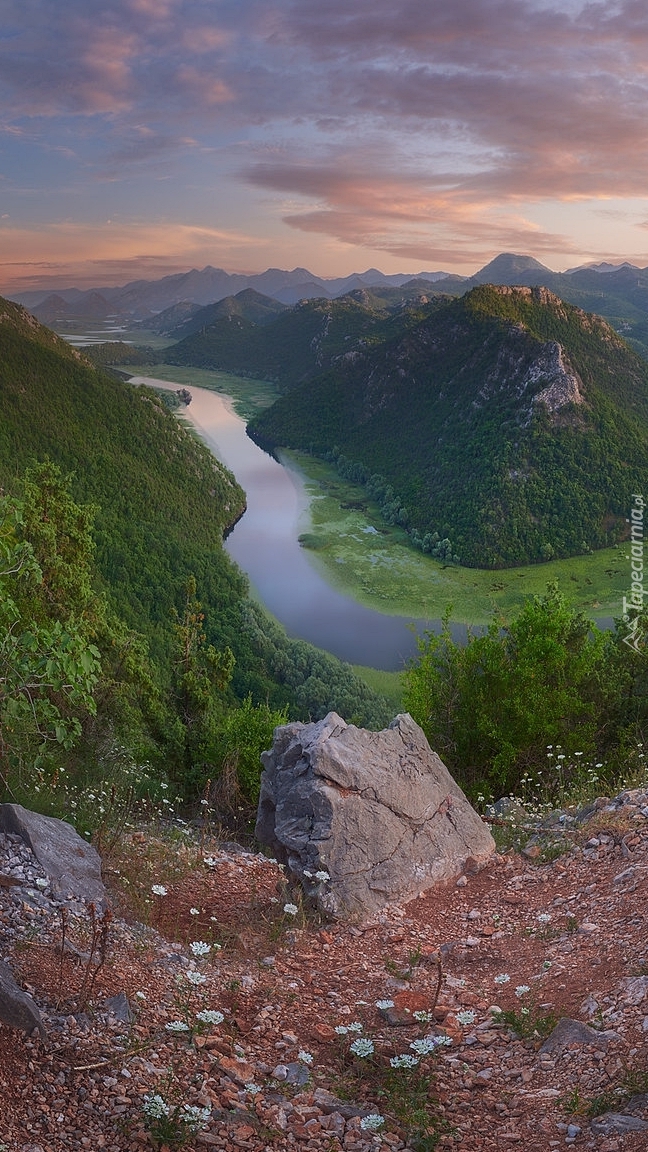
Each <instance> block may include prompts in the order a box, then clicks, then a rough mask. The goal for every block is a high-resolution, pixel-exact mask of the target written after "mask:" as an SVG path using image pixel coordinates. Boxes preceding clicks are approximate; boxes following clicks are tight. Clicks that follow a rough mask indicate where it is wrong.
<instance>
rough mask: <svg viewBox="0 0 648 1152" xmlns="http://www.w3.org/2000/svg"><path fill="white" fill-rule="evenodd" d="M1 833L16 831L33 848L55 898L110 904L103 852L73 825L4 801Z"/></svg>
mask: <svg viewBox="0 0 648 1152" xmlns="http://www.w3.org/2000/svg"><path fill="white" fill-rule="evenodd" d="M0 832H13V833H14V834H16V835H18V836H20V837H21V839H22V840H23V841H24V842H25V844H27V845H28V847H29V848H31V850H32V852H33V853H34V856H35V857H36V859H37V860H38V863H39V864H40V866H41V868H43V870H44V871H45V872H46V874H47V876H48V877H49V881H50V886H51V889H52V893H53V895H54V896H55V897H57V898H59V899H65V898H67V897H69V896H71V897H74V898H75V899H78V900H85V901H86V902H87V903H94V904H96V905H97V907H99V908H105V907H106V905H107V903H108V900H107V897H106V889H105V888H104V885H103V882H102V879H101V859H100V857H99V854H98V853H97V851H96V849H95V848H93V846H92V844H86V842H85V840H82V839H81V837H80V836H79V834H78V833H77V832H75V830H74V828H73V827H72V825H71V824H68V823H67V822H66V821H65V820H56V819H55V818H54V817H52V816H41V815H40V814H39V813H37V812H30V811H28V809H27V808H23V807H22V805H21V804H0Z"/></svg>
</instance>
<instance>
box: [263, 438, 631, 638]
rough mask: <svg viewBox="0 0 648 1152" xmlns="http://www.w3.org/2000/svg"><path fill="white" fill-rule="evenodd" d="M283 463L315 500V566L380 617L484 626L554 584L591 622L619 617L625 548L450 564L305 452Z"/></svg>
mask: <svg viewBox="0 0 648 1152" xmlns="http://www.w3.org/2000/svg"><path fill="white" fill-rule="evenodd" d="M282 459H284V460H286V462H287V463H290V465H291V466H292V467H294V468H296V469H297V470H298V471H299V472H300V473H301V475H302V477H303V479H304V482H305V484H306V489H307V491H308V494H309V496H310V511H309V514H308V522H306V521H305V522H304V524H303V526H302V534H301V536H300V540H301V542H302V545H303V546H304V547H305V548H308V549H309V551H310V553H311V556H312V560H313V563H314V564H315V565H316V566H317V567H318V568H319V570H320V571H321V572H322V574H323V575H324V576H325V577H326V579H327V580H328V581H329V582H330V583H331V584H333V585H334V586H335V587H336V588H338V589H339V590H340V591H343V592H346V593H348V594H349V595H350V596H353V597H354V599H356V600H358V601H360V603H362V604H366V605H367V606H368V607H370V608H376V609H378V610H379V611H382V612H388V613H393V614H396V615H403V616H416V617H419V618H421V617H423V618H426V617H427V618H429V619H438V618H439V617H440V616H443V614H444V613H445V612H446V611H447V609H448V607H449V606H451V616H452V619H453V620H455V621H457V622H460V623H465V624H484V623H487V622H488V621H489V620H492V619H493V618H495V617H497V616H498V615H504V616H511V615H515V613H516V612H517V611H518V610H519V608H520V607H521V605H522V602H523V600H524V598H525V597H527V596H529V595H532V594H539V595H541V594H543V593H544V592H545V591H546V586H547V583H548V582H549V581H556V582H557V584H558V587H559V588H560V590H561V591H562V592H563V593H564V594H565V596H566V597H567V598H568V599H569V602H570V603H571V604H572V605H573V606H574V607H577V608H579V609H581V610H582V611H583V612H586V613H587V614H588V615H589V616H591V617H593V618H596V617H604V616H608V617H609V616H617V615H620V612H621V601H622V597H623V594H624V593H626V592H627V591H628V588H629V584H630V562H629V560H628V559H627V546H624V545H621V546H619V547H616V548H606V549H603V550H601V551H599V552H593V553H590V554H589V555H586V556H577V557H574V558H572V559H570V560H555V561H552V562H551V563H548V564H536V565H529V566H526V567H524V568H508V569H502V570H498V571H486V570H482V569H475V568H460V567H455V566H454V565H447V564H444V563H443V562H440V561H438V560H433V559H432V558H431V557H430V556H425V555H423V553H421V552H417V551H415V550H414V549H413V548H412V547H410V545H409V544H408V543H407V536H406V534H405V533H404V532H403V531H402V530H401V529H399V528H395V527H389V526H387V525H386V524H385V523H384V521H383V520H382V519H381V516H380V513H379V511H378V506H377V505H376V504H374V503H372V501H371V500H369V499H368V498H367V493H366V491H365V489H364V488H362V487H360V486H357V485H353V484H350V483H348V482H347V481H345V480H342V479H341V478H340V477H339V476H338V474H337V473H336V472H335V470H334V469H333V468H331V467H330V466H329V465H327V464H325V463H324V462H322V461H320V460H316V459H314V458H313V457H311V456H308V455H306V454H305V453H301V452H294V451H291V452H283V453H282Z"/></svg>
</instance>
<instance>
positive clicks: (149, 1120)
mask: <svg viewBox="0 0 648 1152" xmlns="http://www.w3.org/2000/svg"><path fill="white" fill-rule="evenodd" d="M142 1111H143V1112H144V1119H145V1122H146V1124H147V1127H148V1130H149V1132H150V1134H151V1137H152V1139H153V1140H154V1142H155V1143H156V1145H158V1146H162V1145H168V1146H170V1147H175V1148H180V1147H182V1145H183V1144H186V1143H187V1141H188V1140H190V1139H191V1137H192V1136H195V1135H196V1133H197V1132H200V1130H201V1129H202V1128H206V1127H207V1125H208V1124H209V1121H210V1118H211V1108H198V1107H197V1106H196V1105H195V1104H169V1103H168V1102H167V1101H166V1100H165V1099H164V1097H163V1096H161V1095H159V1093H156V1094H155V1095H149V1096H145V1097H144V1103H143V1105H142Z"/></svg>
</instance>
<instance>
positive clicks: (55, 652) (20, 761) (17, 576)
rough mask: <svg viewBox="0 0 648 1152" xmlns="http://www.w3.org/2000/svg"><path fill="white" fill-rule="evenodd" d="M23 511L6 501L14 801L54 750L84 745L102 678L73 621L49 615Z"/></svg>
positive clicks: (1, 763) (4, 705)
mask: <svg viewBox="0 0 648 1152" xmlns="http://www.w3.org/2000/svg"><path fill="white" fill-rule="evenodd" d="M71 503H72V502H71V501H70V504H71ZM23 511H24V506H23V505H22V504H21V503H20V502H18V501H16V500H12V499H10V498H8V497H4V498H2V499H0V774H1V778H2V784H3V786H4V787H5V788H6V789H7V790H8V791H9V793H10V794H11V792H12V782H14V783H16V784H17V783H20V782H21V781H22V779H23V776H24V774H25V773H27V774H29V772H30V771H31V770H33V769H34V768H37V767H38V766H39V764H40V763H41V762H42V759H43V755H44V753H45V751H46V749H47V747H48V745H50V744H52V743H54V744H55V745H56V744H58V745H59V746H61V747H62V748H66V749H67V748H70V747H71V746H72V744H73V743H74V741H75V739H77V738H78V736H79V735H80V732H81V716H82V715H84V714H93V713H94V712H95V711H96V705H95V701H94V698H93V691H94V689H95V687H96V684H97V681H98V678H99V674H100V671H101V663H100V653H99V651H98V649H97V648H96V646H95V645H94V644H92V643H91V642H90V641H89V640H88V637H87V635H86V634H85V633H84V630H83V627H82V626H81V625H80V624H79V623H78V622H77V621H76V620H75V619H74V615H73V614H72V615H67V614H66V613H64V612H63V611H62V610H60V609H61V606H60V605H59V606H58V610H57V611H55V612H54V611H52V612H49V613H48V612H47V611H46V604H47V595H44V593H46V591H47V590H46V589H44V587H43V586H44V577H43V571H42V568H41V566H40V564H39V562H38V559H37V556H36V554H35V549H34V546H33V544H32V543H31V541H30V540H28V539H26V538H25V532H26V525H25V522H24V519H23ZM51 541H52V543H54V544H55V543H56V536H55V534H54V536H52V538H51ZM84 578H85V573H84V572H83V571H82V570H80V572H79V579H80V581H81V583H83V580H84ZM72 584H73V581H72V576H71V573H70V588H71V587H72Z"/></svg>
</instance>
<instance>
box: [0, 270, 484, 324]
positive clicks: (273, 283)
mask: <svg viewBox="0 0 648 1152" xmlns="http://www.w3.org/2000/svg"><path fill="white" fill-rule="evenodd" d="M447 276H448V273H447V272H420V273H418V277H419V278H421V279H423V280H428V281H431V282H434V281H436V280H442V279H444V278H445V277H447ZM412 279H413V277H412V276H411V275H407V274H404V273H397V274H395V275H392V276H386V275H385V274H384V273H383V272H379V271H378V270H377V269H376V268H370V269H369V270H368V271H367V272H360V273H354V274H353V275H351V276H342V277H338V278H336V279H333V280H324V279H322V278H321V277H318V276H314V275H313V273H312V272H309V271H308V270H307V269H306V268H294V269H293V270H292V272H284V271H282V270H281V269H280V268H268V270H267V271H266V272H261V273H259V274H258V275H253V276H244V275H241V274H239V273H229V272H224V271H223V269H222V268H211V267H207V268H203V269H202V270H201V271H198V270H197V269H195V268H193V269H192V270H191V271H190V272H181V273H178V274H177V275H175V276H164V277H163V278H162V279H161V280H134V281H133V282H132V283H130V284H126V285H125V286H124V287H123V288H91V289H88V290H87V291H85V292H82V291H81V290H80V289H78V288H66V289H63V290H60V291H57V292H55V293H52V292H48V291H32V292H21V293H18V294H17V295H15V296H12V297H11V299H12V300H15V301H16V302H17V303H19V304H24V305H25V307H26V308H29V309H30V311H31V312H33V313H34V315H35V316H37V317H38V318H39V319H40V320H42V322H43V323H48V322H51V321H52V320H62V319H82V318H86V317H87V318H88V319H99V318H102V319H104V318H106V317H108V316H117V317H119V318H126V317H128V318H130V319H135V320H137V319H139V320H143V319H146V318H148V317H149V316H153V315H155V314H156V313H158V312H162V311H163V310H164V309H166V308H170V307H172V306H173V305H176V304H180V303H183V302H188V303H191V304H196V305H199V306H204V305H205V304H214V303H215V302H216V301H218V300H223V299H224V298H225V297H226V296H233V295H236V293H238V292H241V291H243V289H244V288H254V289H255V290H256V291H257V292H261V293H262V294H263V295H264V296H271V297H272V298H273V299H274V300H278V301H280V303H282V304H296V303H297V301H298V300H304V299H313V297H316V296H318V297H321V298H324V299H329V300H333V299H335V298H336V297H337V296H344V295H345V294H346V293H347V292H351V291H352V290H353V289H354V288H373V287H400V285H401V284H404V283H406V281H408V280H412ZM453 279H455V277H453ZM459 280H461V277H459ZM46 317H48V318H49V319H46Z"/></svg>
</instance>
